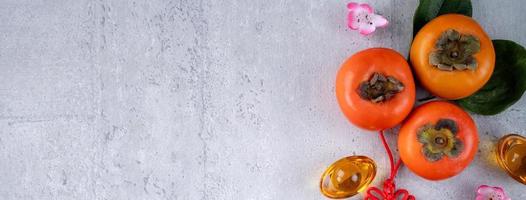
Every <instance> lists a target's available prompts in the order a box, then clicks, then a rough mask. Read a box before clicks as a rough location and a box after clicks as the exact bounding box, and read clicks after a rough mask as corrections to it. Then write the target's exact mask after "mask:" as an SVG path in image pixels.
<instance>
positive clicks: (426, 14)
mask: <svg viewBox="0 0 526 200" xmlns="http://www.w3.org/2000/svg"><path fill="white" fill-rule="evenodd" d="M448 13H457V14H462V15H466V16H469V17H471V13H472V6H471V0H420V4H419V5H418V8H417V9H416V11H415V16H414V18H413V37H414V36H415V35H416V33H418V31H419V30H420V29H421V28H422V27H423V26H424V25H425V24H427V22H429V21H431V20H432V19H434V18H435V17H437V16H440V15H443V14H448Z"/></svg>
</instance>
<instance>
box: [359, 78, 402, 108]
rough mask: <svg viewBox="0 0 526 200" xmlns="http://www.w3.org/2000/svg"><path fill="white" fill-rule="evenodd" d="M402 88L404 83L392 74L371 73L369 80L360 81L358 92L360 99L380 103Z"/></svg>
mask: <svg viewBox="0 0 526 200" xmlns="http://www.w3.org/2000/svg"><path fill="white" fill-rule="evenodd" d="M402 90H404V84H402V82H400V81H399V80H397V79H396V78H394V77H392V76H384V75H382V74H380V73H378V72H375V73H373V75H371V77H370V78H369V80H367V81H364V82H362V83H360V86H359V87H358V90H357V92H358V94H359V95H360V97H361V98H362V99H365V100H368V101H371V102H373V103H380V102H384V101H387V100H389V99H391V98H393V97H394V96H395V95H396V94H397V93H399V92H401V91H402Z"/></svg>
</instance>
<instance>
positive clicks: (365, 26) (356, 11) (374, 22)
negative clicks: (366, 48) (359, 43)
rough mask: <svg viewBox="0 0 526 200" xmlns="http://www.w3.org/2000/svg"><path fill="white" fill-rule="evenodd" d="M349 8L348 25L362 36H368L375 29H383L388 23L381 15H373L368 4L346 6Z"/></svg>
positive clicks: (352, 3)
mask: <svg viewBox="0 0 526 200" xmlns="http://www.w3.org/2000/svg"><path fill="white" fill-rule="evenodd" d="M347 8H349V15H348V17H347V18H348V20H349V22H348V25H349V28H351V29H352V30H358V31H359V32H360V34H362V35H369V34H371V33H373V32H374V31H375V30H376V27H384V26H387V24H388V23H389V22H388V21H387V19H386V18H385V17H383V16H381V15H377V14H374V10H373V8H372V7H371V6H369V5H368V4H365V3H362V4H359V3H354V2H351V3H349V4H347Z"/></svg>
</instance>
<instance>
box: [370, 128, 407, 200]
mask: <svg viewBox="0 0 526 200" xmlns="http://www.w3.org/2000/svg"><path fill="white" fill-rule="evenodd" d="M380 139H382V143H383V144H384V147H385V150H386V151H387V155H389V163H390V164H391V175H390V176H389V178H388V179H387V180H385V181H384V185H383V188H382V189H383V190H380V189H379V188H377V187H374V186H373V187H370V188H369V189H367V192H366V193H365V198H364V200H396V199H399V198H401V199H402V200H416V198H415V196H413V195H411V194H409V192H408V191H407V190H406V189H404V188H400V189H398V190H396V185H395V181H394V179H395V177H396V173H397V172H398V168H400V165H402V161H401V160H398V162H396V166H395V165H394V159H393V153H392V152H391V149H390V148H389V145H388V144H387V141H386V140H385V137H384V131H380Z"/></svg>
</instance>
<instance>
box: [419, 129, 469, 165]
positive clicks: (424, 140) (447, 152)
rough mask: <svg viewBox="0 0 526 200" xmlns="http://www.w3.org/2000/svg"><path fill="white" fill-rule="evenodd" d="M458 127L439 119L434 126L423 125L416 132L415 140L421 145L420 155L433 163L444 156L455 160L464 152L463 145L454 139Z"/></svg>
mask: <svg viewBox="0 0 526 200" xmlns="http://www.w3.org/2000/svg"><path fill="white" fill-rule="evenodd" d="M457 132H458V125H457V124H456V122H455V121H453V120H451V119H440V120H439V121H438V122H437V123H436V124H435V125H432V124H425V125H424V126H422V127H421V128H419V129H418V130H417V140H418V142H420V143H421V144H422V154H423V155H424V157H425V158H426V159H427V160H428V161H430V162H435V161H438V160H440V159H442V158H443V157H444V156H447V157H450V158H455V157H457V156H458V155H460V154H461V153H462V151H463V150H464V144H463V143H462V141H460V139H458V138H457V137H456V135H457Z"/></svg>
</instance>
